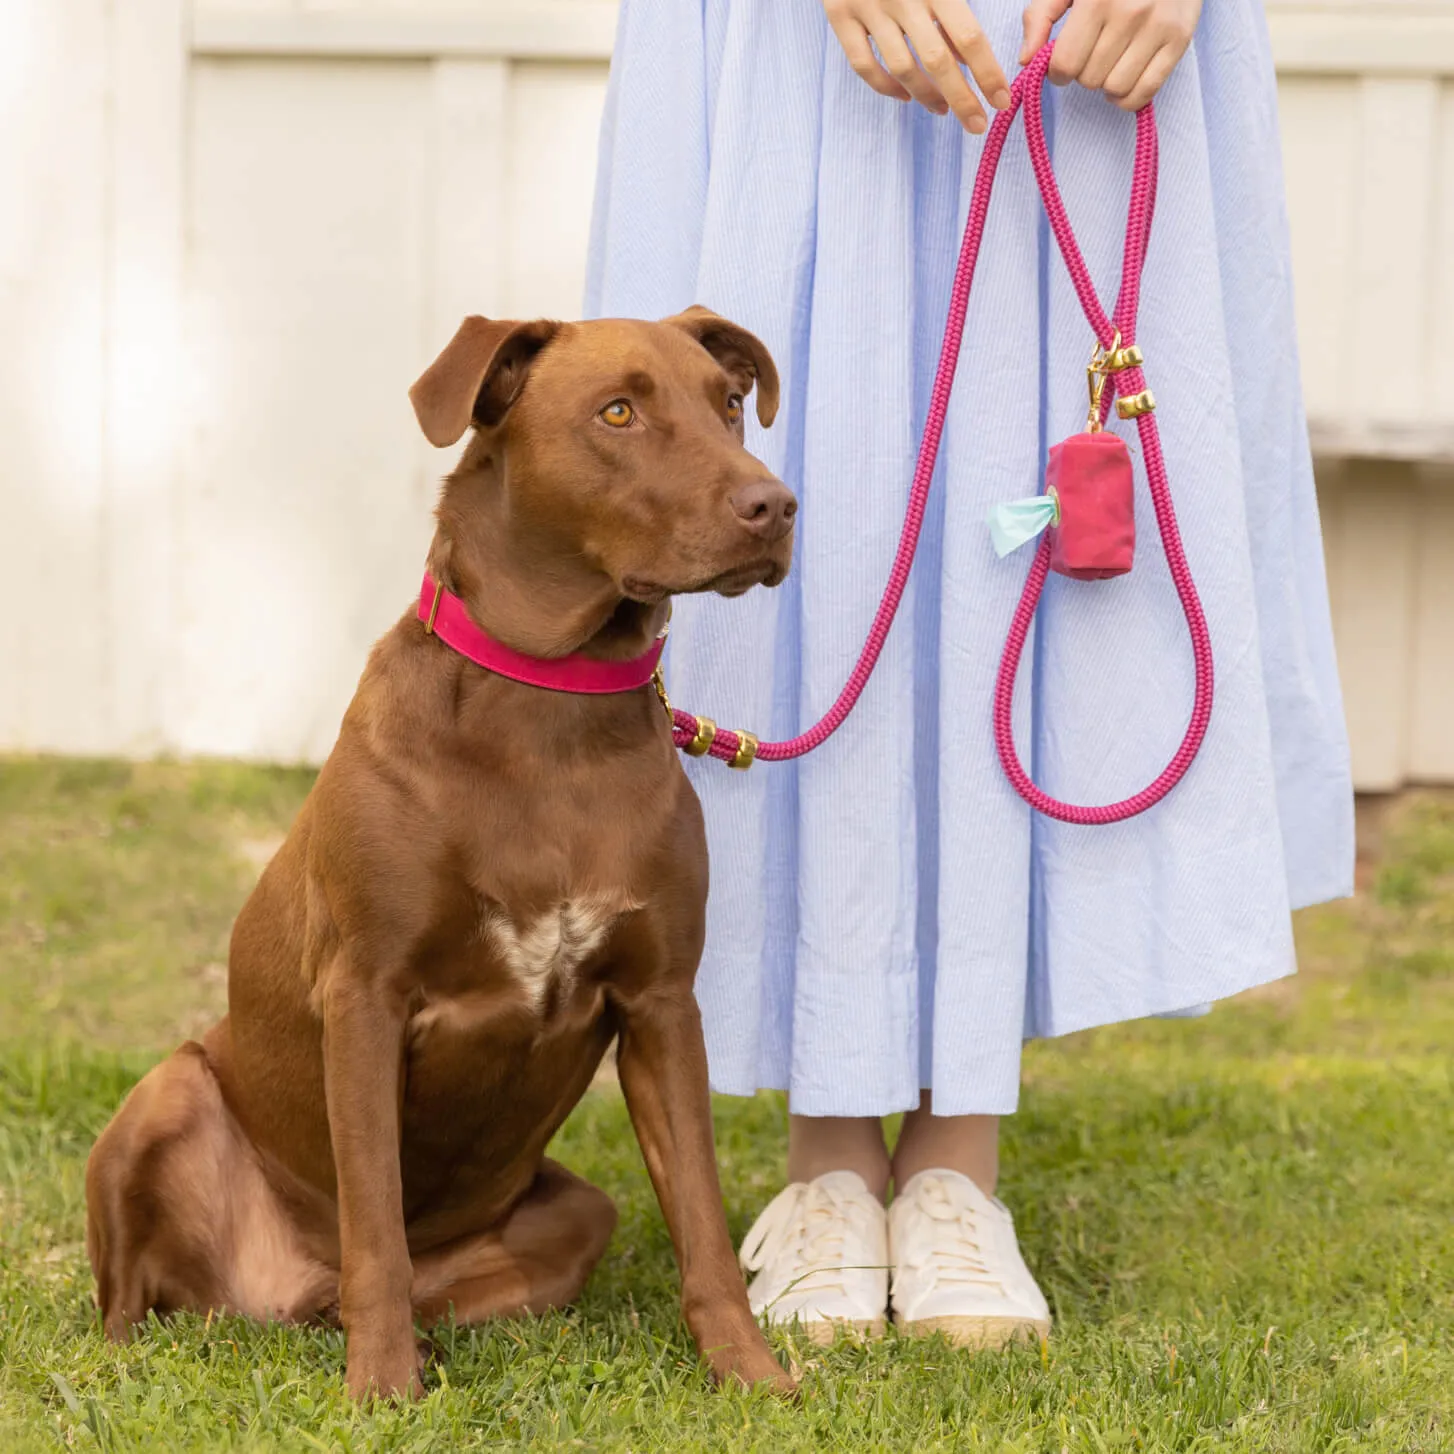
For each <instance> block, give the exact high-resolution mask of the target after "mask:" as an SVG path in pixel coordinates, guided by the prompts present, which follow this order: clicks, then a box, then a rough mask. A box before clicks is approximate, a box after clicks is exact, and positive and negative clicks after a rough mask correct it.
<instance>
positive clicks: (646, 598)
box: [621, 560, 788, 606]
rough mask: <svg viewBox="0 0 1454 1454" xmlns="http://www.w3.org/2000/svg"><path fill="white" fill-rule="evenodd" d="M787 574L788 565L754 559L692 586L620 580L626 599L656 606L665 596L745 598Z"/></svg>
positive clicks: (641, 579) (778, 582)
mask: <svg viewBox="0 0 1454 1454" xmlns="http://www.w3.org/2000/svg"><path fill="white" fill-rule="evenodd" d="M787 573H788V568H787V566H786V565H784V564H783V563H781V562H780V561H775V560H755V561H752V562H751V563H749V564H747V565H739V566H733V567H732V569H731V570H725V571H722V572H720V573H719V574H717V575H714V576H709V577H708V578H707V579H705V580H698V581H695V582H693V583H691V584H679V585H667V584H665V583H664V582H661V581H652V580H647V579H646V578H645V577H642V576H625V577H623V578H622V581H621V591H622V594H623V595H625V596H626V597H627V599H628V600H632V601H639V602H640V603H641V604H642V605H644V606H656V605H660V603H661V602H662V601H664V600H665V599H666V598H667V597H668V596H704V595H707V594H709V593H715V594H716V595H719V596H728V597H735V596H745V595H746V594H747V592H748V591H750V590H751V589H752V588H753V586H767V587H769V588H771V587H773V586H777V585H781V584H782V582H783V579H784V578H785V577H786V576H787Z"/></svg>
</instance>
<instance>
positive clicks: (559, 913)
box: [479, 894, 636, 1009]
mask: <svg viewBox="0 0 1454 1454" xmlns="http://www.w3.org/2000/svg"><path fill="white" fill-rule="evenodd" d="M635 907H636V905H634V904H632V903H631V902H630V901H629V900H627V899H626V898H625V896H624V895H608V894H596V895H589V896H585V897H581V898H574V899H567V900H565V901H563V902H562V903H560V904H557V905H555V906H553V907H552V908H550V909H547V910H546V911H545V912H544V913H540V914H536V915H534V916H531V917H524V918H520V919H515V918H512V917H511V916H510V915H509V914H508V913H507V912H506V911H505V910H504V909H503V908H501V907H500V906H499V905H497V904H491V903H486V904H485V905H484V906H483V908H482V910H481V913H480V931H479V932H480V940H481V942H482V943H483V944H485V946H486V947H487V948H488V949H489V950H490V951H491V952H492V954H493V955H494V957H495V959H496V960H497V961H498V962H499V963H500V964H501V965H502V966H503V967H504V969H505V971H506V972H507V974H508V975H509V976H510V978H511V979H512V980H513V981H514V982H515V983H516V984H517V985H519V987H520V988H521V989H522V990H524V992H525V995H526V998H527V999H528V1000H529V1001H530V1003H531V1005H532V1006H533V1007H534V1008H536V1009H540V1008H543V1006H544V1004H545V1002H546V999H547V997H548V996H549V994H550V991H551V988H552V986H555V987H557V988H564V987H566V986H567V985H568V984H569V982H570V981H571V980H572V979H573V978H574V977H575V974H576V972H577V971H578V970H579V969H580V967H581V965H583V964H585V963H586V962H587V961H588V960H590V959H591V958H592V956H593V955H595V954H597V953H599V951H600V950H601V948H602V947H603V946H604V945H605V943H606V940H607V938H608V937H609V935H610V933H611V931H612V930H613V929H614V928H615V927H616V925H617V924H618V923H619V922H620V920H621V918H622V916H623V915H624V914H627V913H629V912H631V910H632V909H634V908H635Z"/></svg>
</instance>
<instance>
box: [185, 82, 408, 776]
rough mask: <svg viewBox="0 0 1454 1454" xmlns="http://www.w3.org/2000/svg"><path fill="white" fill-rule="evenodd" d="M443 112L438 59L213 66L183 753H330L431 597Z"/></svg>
mask: <svg viewBox="0 0 1454 1454" xmlns="http://www.w3.org/2000/svg"><path fill="white" fill-rule="evenodd" d="M431 116H432V112H431V77H430V71H429V67H428V65H427V64H425V63H420V62H406V63H401V64H391V63H384V62H367V63H354V62H341V63H332V62H308V63H306V64H298V63H292V62H255V61H237V62H206V63H203V64H200V65H198V67H197V68H196V72H195V76H194V86H193V132H192V150H191V168H190V179H189V180H190V193H191V203H190V234H191V236H190V249H189V266H188V279H187V309H188V333H189V356H190V363H191V368H192V371H193V379H194V393H193V399H192V407H191V410H190V411H189V417H190V420H191V423H192V428H191V431H190V435H189V438H188V441H187V445H186V455H187V458H188V465H187V479H188V484H187V489H186V492H185V494H186V504H185V509H184V512H183V520H184V526H183V533H182V535H183V538H182V549H181V555H182V565H183V569H184V577H183V579H184V582H185V585H184V599H183V601H182V602H181V605H180V618H181V620H182V622H183V624H184V638H183V641H182V643H181V659H180V663H179V666H180V670H181V672H182V676H183V680H184V681H185V684H186V690H185V693H184V696H183V700H182V703H181V704H180V708H179V712H178V715H177V717H176V718H175V720H174V723H173V729H172V730H173V732H174V734H175V736H176V738H177V740H178V742H179V744H180V745H181V746H182V747H184V748H186V749H188V750H195V751H206V752H224V753H238V754H244V755H259V756H265V757H281V758H302V757H312V758H317V757H319V756H321V755H322V754H323V753H324V752H325V751H326V750H327V748H328V746H329V745H330V744H331V742H332V739H333V737H334V735H335V733H336V731H337V726H338V719H339V716H340V714H341V712H342V709H343V708H344V706H345V705H346V704H347V701H348V698H349V696H350V694H351V692H352V690H353V686H354V683H355V681H356V680H357V677H358V673H359V670H360V668H361V667H362V665H363V660H364V655H365V652H366V651H367V649H368V646H369V645H370V643H371V642H372V641H373V640H374V638H375V637H376V636H377V635H378V634H379V633H380V632H381V631H382V630H383V629H384V628H385V627H386V626H387V625H388V624H389V623H390V622H391V621H392V620H393V619H394V618H395V617H396V616H397V615H398V613H399V612H400V610H401V609H402V608H403V607H404V605H405V604H406V603H407V601H408V598H409V596H410V594H411V591H414V590H417V588H418V587H417V577H418V569H419V565H420V562H421V561H422V559H423V550H424V547H425V545H426V544H427V541H428V514H427V510H428V504H429V500H428V497H427V496H426V495H425V494H424V493H423V491H422V490H421V489H420V488H419V486H420V480H419V477H418V472H417V464H418V458H419V455H418V451H417V449H416V447H415V434H416V431H415V427H414V423H413V417H412V414H411V412H410V409H409V405H408V400H407V397H406V391H407V389H408V386H409V384H410V383H411V382H412V380H413V378H414V376H415V370H416V367H417V365H418V363H419V356H420V341H421V331H422V330H421V326H420V324H421V318H422V317H423V316H424V312H425V303H426V300H427V298H428V296H429V290H428V280H427V273H428V269H429V265H430V262H431V248H432V244H433V228H434V205H435V197H434V192H433V186H432V171H431V166H430V158H429V155H428V150H427V142H428V140H429V137H430V134H431Z"/></svg>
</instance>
